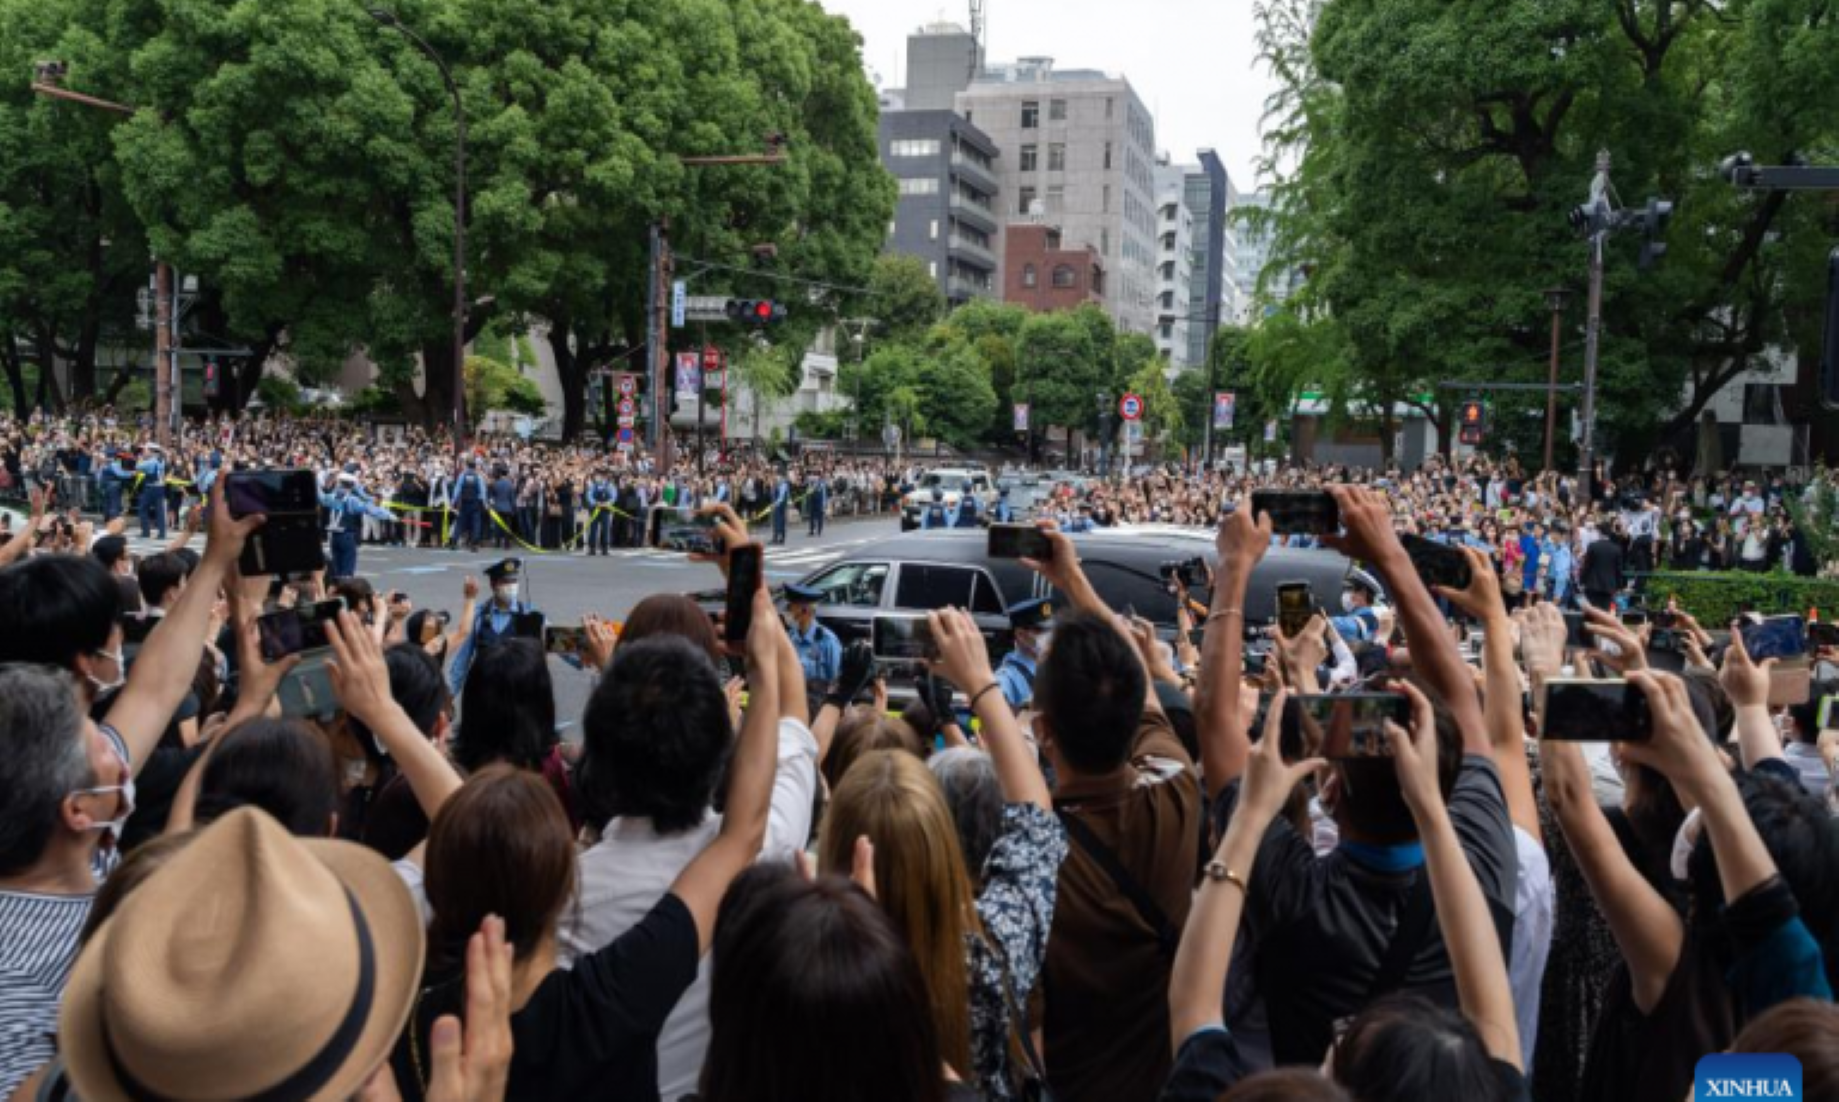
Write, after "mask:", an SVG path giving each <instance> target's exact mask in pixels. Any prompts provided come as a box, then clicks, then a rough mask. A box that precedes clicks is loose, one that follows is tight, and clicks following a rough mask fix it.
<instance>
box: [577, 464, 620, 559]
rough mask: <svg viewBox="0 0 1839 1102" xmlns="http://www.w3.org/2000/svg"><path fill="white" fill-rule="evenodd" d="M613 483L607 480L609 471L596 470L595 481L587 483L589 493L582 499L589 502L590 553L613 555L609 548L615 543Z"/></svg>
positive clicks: (588, 550)
mask: <svg viewBox="0 0 1839 1102" xmlns="http://www.w3.org/2000/svg"><path fill="white" fill-rule="evenodd" d="M613 498H614V492H613V484H612V483H611V482H608V481H607V472H606V471H604V470H599V471H595V472H594V478H593V481H591V482H589V483H588V484H587V493H586V494H585V495H584V496H583V497H582V500H583V501H584V502H585V503H586V504H587V509H588V524H587V553H588V554H589V555H611V554H612V553H613V552H612V551H611V550H609V548H610V547H611V546H612V543H613Z"/></svg>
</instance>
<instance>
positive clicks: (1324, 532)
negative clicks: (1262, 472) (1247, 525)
mask: <svg viewBox="0 0 1839 1102" xmlns="http://www.w3.org/2000/svg"><path fill="white" fill-rule="evenodd" d="M1265 514H1269V515H1270V518H1271V531H1272V532H1275V533H1276V534H1277V535H1280V536H1283V535H1305V536H1330V535H1333V534H1334V533H1336V532H1338V531H1340V530H1341V506H1340V505H1338V504H1336V502H1335V499H1334V497H1333V495H1331V494H1329V492H1328V491H1327V490H1254V491H1252V519H1253V520H1257V519H1258V518H1259V517H1260V516H1262V515H1265Z"/></svg>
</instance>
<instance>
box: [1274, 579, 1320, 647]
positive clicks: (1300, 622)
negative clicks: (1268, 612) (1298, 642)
mask: <svg viewBox="0 0 1839 1102" xmlns="http://www.w3.org/2000/svg"><path fill="white" fill-rule="evenodd" d="M1314 615H1315V591H1314V590H1313V589H1311V588H1310V586H1309V583H1308V582H1278V583H1277V626H1278V627H1280V628H1282V629H1283V633H1284V635H1285V636H1286V637H1287V638H1290V639H1294V638H1296V637H1297V636H1298V635H1301V634H1302V633H1303V629H1304V628H1306V627H1308V626H1309V619H1310V617H1312V616H1314Z"/></svg>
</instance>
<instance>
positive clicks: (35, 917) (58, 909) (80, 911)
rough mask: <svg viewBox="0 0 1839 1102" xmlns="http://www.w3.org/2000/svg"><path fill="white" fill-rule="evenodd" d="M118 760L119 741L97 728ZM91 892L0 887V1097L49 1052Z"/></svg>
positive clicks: (101, 871)
mask: <svg viewBox="0 0 1839 1102" xmlns="http://www.w3.org/2000/svg"><path fill="white" fill-rule="evenodd" d="M102 736H103V737H104V738H106V739H108V740H109V742H111V743H112V744H113V745H114V747H115V752H116V753H117V754H120V755H121V760H123V761H127V760H128V752H127V745H126V744H125V743H124V742H123V741H122V739H121V736H120V735H118V734H116V733H115V731H114V729H113V728H111V727H107V726H104V727H103V728H102ZM119 860H120V859H119V856H118V855H117V854H116V852H115V851H114V850H113V849H105V850H102V851H100V852H98V853H97V855H96V860H95V865H94V871H95V875H96V883H98V884H100V883H101V882H102V881H103V880H104V879H106V878H107V877H108V874H109V873H111V872H113V871H114V869H115V865H116V864H118V863H119ZM95 899H96V896H95V893H94V892H90V893H88V894H85V895H40V894H37V893H35V892H15V891H0V930H4V931H5V936H4V937H0V1098H6V1097H9V1096H11V1094H12V1093H13V1091H14V1090H15V1089H16V1088H17V1087H18V1086H19V1084H20V1083H23V1082H24V1081H25V1078H26V1076H28V1075H30V1074H32V1073H33V1072H34V1071H36V1070H37V1069H38V1068H39V1067H40V1066H41V1065H43V1064H45V1063H46V1062H48V1061H49V1060H50V1059H51V1058H52V1057H53V1056H55V1055H56V1054H57V1011H58V1003H59V1002H60V1001H61V1000H62V998H63V996H64V983H65V981H67V980H68V979H69V978H70V970H71V968H72V966H74V965H75V964H76V961H77V935H78V934H80V933H82V931H83V923H84V922H86V921H87V920H88V919H89V908H90V904H92V903H94V902H95Z"/></svg>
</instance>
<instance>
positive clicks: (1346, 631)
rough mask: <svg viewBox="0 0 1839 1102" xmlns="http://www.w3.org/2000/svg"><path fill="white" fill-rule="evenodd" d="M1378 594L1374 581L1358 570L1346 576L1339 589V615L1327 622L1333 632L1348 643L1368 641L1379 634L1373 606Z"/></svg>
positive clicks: (1376, 613)
mask: <svg viewBox="0 0 1839 1102" xmlns="http://www.w3.org/2000/svg"><path fill="white" fill-rule="evenodd" d="M1377 596H1378V592H1377V590H1376V588H1375V583H1374V582H1373V580H1372V579H1371V578H1369V577H1367V576H1366V575H1365V574H1362V573H1360V572H1358V571H1355V572H1352V573H1350V574H1348V576H1347V582H1346V583H1345V585H1344V586H1343V588H1342V590H1341V615H1339V616H1336V617H1333V618H1331V619H1330V620H1329V621H1328V623H1329V626H1330V627H1333V628H1334V629H1335V634H1336V635H1339V636H1340V637H1341V638H1343V639H1345V640H1347V641H1348V642H1350V643H1368V642H1372V641H1373V638H1374V637H1375V636H1377V635H1378V634H1379V613H1378V612H1377V611H1375V610H1374V608H1373V601H1374V599H1375V598H1376V597H1377Z"/></svg>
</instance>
